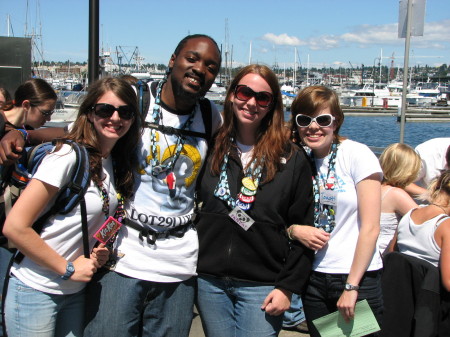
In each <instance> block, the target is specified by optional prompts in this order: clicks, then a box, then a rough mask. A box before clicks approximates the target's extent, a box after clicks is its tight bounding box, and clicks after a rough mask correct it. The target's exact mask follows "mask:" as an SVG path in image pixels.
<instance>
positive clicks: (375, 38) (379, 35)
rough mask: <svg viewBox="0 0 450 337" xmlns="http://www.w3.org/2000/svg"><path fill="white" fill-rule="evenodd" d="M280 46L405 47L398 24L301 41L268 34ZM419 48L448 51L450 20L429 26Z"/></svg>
mask: <svg viewBox="0 0 450 337" xmlns="http://www.w3.org/2000/svg"><path fill="white" fill-rule="evenodd" d="M262 39H263V40H266V41H269V42H271V43H273V44H276V45H279V46H308V47H309V48H310V49H311V50H329V49H334V48H338V47H345V46H349V45H356V46H358V47H360V48H366V47H370V46H373V45H403V44H404V39H399V38H398V24H397V23H391V24H385V25H360V26H356V27H354V28H353V29H352V30H351V31H349V32H347V33H344V34H341V35H321V36H316V37H310V38H308V39H301V38H299V37H296V36H288V35H287V34H280V35H275V34H273V33H267V34H265V35H264V36H263V37H262ZM413 41H414V46H415V47H416V48H430V49H444V48H447V47H448V46H447V45H446V44H447V43H448V42H450V19H447V20H442V21H436V22H428V23H425V27H424V36H423V37H413Z"/></svg>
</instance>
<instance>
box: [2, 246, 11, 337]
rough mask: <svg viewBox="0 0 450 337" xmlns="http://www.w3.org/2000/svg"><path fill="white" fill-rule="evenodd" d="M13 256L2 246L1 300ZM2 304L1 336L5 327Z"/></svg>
mask: <svg viewBox="0 0 450 337" xmlns="http://www.w3.org/2000/svg"><path fill="white" fill-rule="evenodd" d="M11 257H12V253H11V252H10V251H9V250H8V249H6V248H5V247H2V246H0V300H1V299H2V295H3V284H4V282H5V276H6V273H7V270H6V269H7V268H8V264H9V260H10V259H11ZM1 310H2V309H1V306H0V337H3V329H1V325H2V320H3V315H2V314H3V313H2V312H1Z"/></svg>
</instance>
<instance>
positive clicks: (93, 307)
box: [84, 270, 196, 337]
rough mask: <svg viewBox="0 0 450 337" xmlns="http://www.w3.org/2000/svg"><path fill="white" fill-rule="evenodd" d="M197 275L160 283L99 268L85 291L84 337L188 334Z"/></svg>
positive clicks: (174, 335)
mask: <svg viewBox="0 0 450 337" xmlns="http://www.w3.org/2000/svg"><path fill="white" fill-rule="evenodd" d="M195 284H196V282H195V278H194V277H192V278H190V279H188V280H186V281H184V282H174V283H157V282H150V281H144V280H139V279H135V278H132V277H128V276H124V275H122V274H119V273H116V272H113V271H104V270H102V271H100V272H99V273H97V274H96V275H95V276H94V278H93V279H92V281H91V282H90V283H89V284H88V287H87V291H86V302H87V306H86V327H85V330H84V336H85V337H89V336H91V337H101V336H108V337H114V336H117V337H127V336H165V337H183V336H186V337H187V336H188V335H189V330H190V328H191V323H192V318H193V316H194V314H193V312H194V311H193V309H194V295H195Z"/></svg>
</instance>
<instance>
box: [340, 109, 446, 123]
mask: <svg viewBox="0 0 450 337" xmlns="http://www.w3.org/2000/svg"><path fill="white" fill-rule="evenodd" d="M342 110H343V112H344V115H345V116H373V117H375V116H397V117H398V118H400V109H399V108H397V107H392V108H383V107H379V106H374V107H370V106H368V107H348V106H342ZM405 119H406V122H412V123H413V122H421V123H423V122H426V123H449V122H450V108H449V107H437V106H432V107H407V109H406V113H405Z"/></svg>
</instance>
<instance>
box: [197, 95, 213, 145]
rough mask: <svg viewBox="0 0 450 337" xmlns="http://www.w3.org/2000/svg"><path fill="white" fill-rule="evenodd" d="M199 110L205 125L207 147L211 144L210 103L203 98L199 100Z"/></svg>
mask: <svg viewBox="0 0 450 337" xmlns="http://www.w3.org/2000/svg"><path fill="white" fill-rule="evenodd" d="M199 104H200V110H201V111H202V119H203V124H204V125H205V134H206V137H205V139H206V141H207V142H208V146H209V145H210V143H211V136H212V108H211V101H210V100H209V99H207V98H205V97H203V98H201V99H200V100H199Z"/></svg>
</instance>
